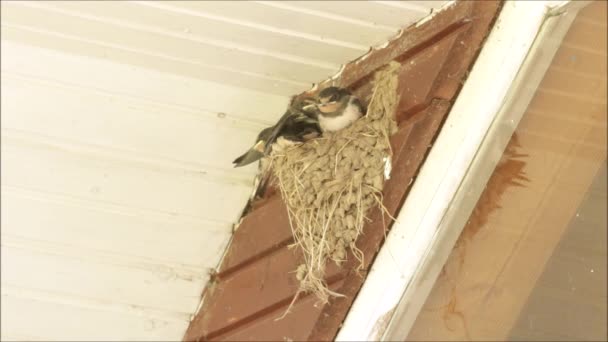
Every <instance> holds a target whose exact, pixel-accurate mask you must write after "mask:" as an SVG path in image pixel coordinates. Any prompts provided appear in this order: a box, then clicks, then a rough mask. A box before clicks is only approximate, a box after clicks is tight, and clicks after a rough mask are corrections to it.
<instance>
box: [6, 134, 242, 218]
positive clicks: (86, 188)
mask: <svg viewBox="0 0 608 342" xmlns="http://www.w3.org/2000/svg"><path fill="white" fill-rule="evenodd" d="M1 172H2V174H1V177H2V184H3V185H10V186H14V187H20V188H24V189H30V190H36V191H40V192H45V193H46V192H48V193H51V194H60V195H71V196H75V197H79V198H83V199H87V200H97V201H100V202H105V203H111V204H119V205H123V206H127V207H133V208H135V209H137V208H141V209H148V210H157V211H161V212H165V213H171V214H174V215H186V216H192V217H197V218H201V219H208V220H214V221H220V222H234V221H236V220H237V219H238V215H239V213H240V211H241V206H242V203H245V201H246V199H247V198H248V196H249V187H250V186H249V184H248V183H246V182H240V184H238V183H234V182H231V181H226V182H223V183H218V182H212V181H210V180H208V179H204V178H203V177H201V176H199V175H196V174H187V173H184V172H181V171H180V170H167V169H162V168H160V167H157V168H153V167H143V166H141V165H133V164H131V163H128V162H121V161H116V160H111V159H106V158H94V157H92V156H79V155H74V154H72V153H69V152H64V151H61V150H58V149H54V148H52V147H49V146H47V145H42V146H41V145H38V144H36V142H33V143H31V144H30V143H28V142H25V143H23V142H13V141H12V140H9V139H3V141H2V170H1ZM210 196H212V197H210ZM236 203H241V206H237V205H235V204H236Z"/></svg>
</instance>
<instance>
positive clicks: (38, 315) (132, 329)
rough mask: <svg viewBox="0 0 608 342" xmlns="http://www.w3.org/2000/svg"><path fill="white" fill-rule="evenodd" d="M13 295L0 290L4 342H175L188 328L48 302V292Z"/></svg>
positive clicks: (182, 324) (178, 323)
mask: <svg viewBox="0 0 608 342" xmlns="http://www.w3.org/2000/svg"><path fill="white" fill-rule="evenodd" d="M15 292H17V291H12V292H11V291H10V290H8V289H6V288H4V287H3V288H2V307H1V310H2V312H1V314H2V316H1V324H2V328H3V329H2V337H1V338H2V339H3V340H6V337H5V334H6V336H11V335H12V336H19V337H22V336H25V337H26V338H28V337H29V338H32V339H34V340H42V341H44V340H46V341H49V340H51V341H52V340H55V341H89V340H97V341H142V340H148V341H175V340H179V338H176V337H177V336H180V335H181V334H183V332H185V331H186V328H187V326H188V322H187V321H175V320H165V319H162V318H157V317H146V316H143V315H140V314H138V313H137V312H124V311H118V310H117V311H111V310H100V309H99V308H100V306H98V305H82V306H78V305H74V304H73V303H70V302H67V303H65V302H62V301H61V300H55V301H49V300H48V298H49V297H50V296H49V295H48V294H47V293H35V292H34V293H30V292H26V291H18V292H17V293H16V294H15ZM9 294H12V295H9ZM25 317H27V319H24V318H25Z"/></svg>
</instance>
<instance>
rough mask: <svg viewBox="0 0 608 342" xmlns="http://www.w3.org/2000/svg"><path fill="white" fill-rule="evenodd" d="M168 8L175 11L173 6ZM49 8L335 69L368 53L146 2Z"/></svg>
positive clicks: (61, 3)
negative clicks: (345, 57)
mask: <svg viewBox="0 0 608 342" xmlns="http://www.w3.org/2000/svg"><path fill="white" fill-rule="evenodd" d="M167 5H168V6H169V8H171V9H172V8H173V7H171V5H172V4H171V3H169V4H167ZM237 5H238V4H237ZM45 7H47V8H49V9H56V10H60V11H65V13H66V14H68V13H69V14H71V15H74V16H81V17H83V18H95V19H96V20H99V21H106V22H111V23H114V24H115V25H117V26H129V27H132V28H138V29H140V30H142V31H144V32H158V33H162V34H164V35H168V36H173V37H181V38H182V39H184V40H193V41H206V42H209V43H211V44H214V43H216V44H223V42H230V43H232V44H235V45H238V46H241V47H242V48H244V49H255V50H263V51H265V52H266V53H267V54H269V55H274V54H276V53H278V54H285V55H291V56H294V57H296V58H307V59H310V60H311V61H316V63H321V64H323V65H325V64H327V63H334V64H335V65H333V66H332V67H335V66H336V65H339V64H340V63H343V62H344V56H349V58H355V57H358V56H359V55H361V54H362V53H364V52H366V50H367V47H366V46H365V45H359V44H352V43H350V44H349V43H346V42H342V43H341V42H338V41H332V42H328V41H324V40H322V39H311V38H310V37H306V36H302V35H289V37H288V38H289V39H285V38H286V37H285V35H284V34H283V32H277V30H272V29H262V28H261V27H260V26H259V25H242V24H241V22H238V21H237V22H235V21H231V22H226V21H225V20H217V19H216V18H213V17H211V18H210V17H209V16H205V15H201V14H202V13H198V12H197V13H191V12H184V11H181V12H176V11H174V10H173V11H172V10H166V8H167V7H165V6H162V4H158V5H157V6H150V5H146V3H145V2H143V3H131V2H116V1H110V2H108V1H99V2H94V6H92V4H91V3H90V2H77V1H67V2H66V1H54V2H49V3H47V4H45ZM133 11H136V12H137V16H133V15H132V14H131V13H132V12H133ZM196 14H198V15H196ZM214 19H215V20H214ZM237 48H238V47H237Z"/></svg>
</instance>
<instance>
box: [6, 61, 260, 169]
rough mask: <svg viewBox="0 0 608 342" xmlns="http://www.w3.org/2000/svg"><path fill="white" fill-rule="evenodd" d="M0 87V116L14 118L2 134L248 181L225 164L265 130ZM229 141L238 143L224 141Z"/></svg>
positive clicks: (71, 89) (58, 88) (130, 103)
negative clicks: (112, 151)
mask: <svg viewBox="0 0 608 342" xmlns="http://www.w3.org/2000/svg"><path fill="white" fill-rule="evenodd" d="M2 86H3V87H5V89H6V91H3V92H2V95H1V99H0V103H1V106H2V111H6V112H15V113H19V115H7V116H3V117H2V128H3V129H5V130H6V129H10V130H18V131H23V132H30V133H33V134H42V135H45V136H47V137H55V138H57V139H60V140H71V141H77V142H79V143H84V144H89V145H95V146H99V148H108V149H123V150H124V151H125V153H131V154H136V155H139V156H142V157H144V156H150V158H162V159H164V160H169V161H177V162H183V163H191V164H193V165H192V166H191V168H192V169H194V170H196V169H198V170H199V171H208V170H209V169H211V170H217V171H216V172H220V171H221V172H222V173H223V174H224V175H232V176H233V177H241V178H242V177H244V176H246V177H248V178H249V176H250V172H243V169H233V168H232V166H231V161H232V160H233V159H234V157H235V156H237V155H239V154H240V153H242V152H243V149H244V147H245V146H244V145H243V143H242V141H243V140H244V141H248V142H253V141H254V140H255V136H256V135H257V132H259V130H260V129H261V128H263V127H265V125H258V124H255V125H254V124H249V125H247V124H243V123H241V122H240V121H235V120H231V121H229V120H227V119H226V118H219V117H218V116H217V115H215V114H212V115H203V114H200V113H196V112H192V111H187V110H183V109H180V108H172V107H163V106H158V105H153V104H149V103H146V102H142V101H136V100H133V99H129V98H119V97H116V96H113V95H111V94H107V93H105V94H104V93H102V94H98V93H95V92H91V91H87V90H86V89H85V88H80V87H75V86H62V84H58V83H52V82H44V81H40V80H35V79H31V78H23V77H18V76H14V75H10V74H6V73H3V74H2ZM31 99H35V101H32V100H31ZM76 99H77V100H76ZM27 102H30V103H29V104H28V106H23V104H24V103H27ZM74 113H78V115H76V116H75V115H74ZM118 123H119V124H118ZM142 123H145V125H142ZM175 132H179V134H180V139H176V138H175ZM235 136H241V137H242V139H227V137H235Z"/></svg>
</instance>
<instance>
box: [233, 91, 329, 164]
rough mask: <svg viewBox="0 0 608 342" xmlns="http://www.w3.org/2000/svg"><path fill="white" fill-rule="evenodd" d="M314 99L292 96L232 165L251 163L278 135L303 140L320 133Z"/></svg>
mask: <svg viewBox="0 0 608 342" xmlns="http://www.w3.org/2000/svg"><path fill="white" fill-rule="evenodd" d="M315 106H316V101H315V100H314V99H311V98H304V99H302V100H297V99H296V98H293V99H292V101H291V104H290V105H289V107H288V108H287V111H285V114H283V116H282V117H281V118H280V119H279V121H278V122H277V123H276V124H275V125H274V126H271V127H268V128H265V129H264V130H262V132H260V134H258V137H257V139H256V142H255V144H254V145H253V147H251V148H250V149H249V150H248V151H247V152H245V154H243V155H242V156H240V157H238V158H236V159H235V160H234V161H233V162H232V163H233V164H234V167H240V166H245V165H248V164H251V163H253V162H255V161H257V160H259V159H260V158H262V157H263V156H265V155H268V154H269V153H270V152H271V150H272V145H273V144H274V143H275V142H276V141H277V139H278V138H279V137H283V138H285V139H287V140H290V141H295V142H303V141H306V140H309V139H312V138H315V137H317V136H319V135H320V134H321V128H320V126H319V122H318V120H317V114H316V111H315V110H313V108H314V107H315Z"/></svg>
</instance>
